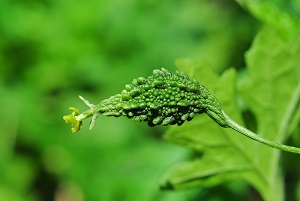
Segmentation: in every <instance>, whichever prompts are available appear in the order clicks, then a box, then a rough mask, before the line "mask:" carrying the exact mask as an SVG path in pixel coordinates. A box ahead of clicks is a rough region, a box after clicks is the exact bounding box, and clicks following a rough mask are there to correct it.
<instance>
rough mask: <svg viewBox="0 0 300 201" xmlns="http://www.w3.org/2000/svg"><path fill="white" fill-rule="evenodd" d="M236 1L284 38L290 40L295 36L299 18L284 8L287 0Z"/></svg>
mask: <svg viewBox="0 0 300 201" xmlns="http://www.w3.org/2000/svg"><path fill="white" fill-rule="evenodd" d="M236 1H237V2H238V3H239V4H241V5H242V6H244V7H245V8H246V9H247V10H248V11H249V12H250V13H251V14H252V15H253V16H254V17H256V18H257V19H258V20H260V21H261V22H263V23H264V24H265V25H267V26H269V27H271V28H272V29H273V30H275V31H276V32H278V33H279V35H280V36H281V37H283V38H284V39H286V40H290V39H293V38H294V37H295V36H297V34H298V31H299V18H297V17H296V16H295V15H293V14H292V13H291V12H289V10H288V9H285V8H286V7H287V5H285V4H287V1H282V2H274V1H273V0H265V1H253V0H236ZM291 6H293V5H291Z"/></svg>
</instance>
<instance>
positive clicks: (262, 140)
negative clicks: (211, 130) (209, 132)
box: [222, 111, 300, 154]
mask: <svg viewBox="0 0 300 201" xmlns="http://www.w3.org/2000/svg"><path fill="white" fill-rule="evenodd" d="M222 112H223V115H224V117H225V119H226V121H227V123H228V126H229V127H230V128H232V129H233V130H235V131H237V132H239V133H241V134H243V135H245V136H247V137H249V138H251V139H253V140H255V141H257V142H260V143H263V144H265V145H268V146H270V147H273V148H276V149H280V150H282V151H286V152H291V153H295V154H300V148H297V147H292V146H287V145H283V144H279V143H277V142H273V141H271V140H268V139H265V138H263V137H261V136H259V135H257V134H256V133H253V132H252V131H250V130H248V129H247V128H245V127H243V126H241V125H239V124H238V123H236V122H235V121H233V120H232V119H231V118H230V117H229V116H227V115H226V114H225V112H224V111H222Z"/></svg>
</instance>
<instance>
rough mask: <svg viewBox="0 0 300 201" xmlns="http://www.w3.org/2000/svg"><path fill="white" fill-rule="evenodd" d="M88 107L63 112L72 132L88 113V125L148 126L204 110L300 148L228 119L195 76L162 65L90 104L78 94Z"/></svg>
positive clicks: (248, 133)
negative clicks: (103, 121) (125, 121)
mask: <svg viewBox="0 0 300 201" xmlns="http://www.w3.org/2000/svg"><path fill="white" fill-rule="evenodd" d="M79 97H80V99H82V100H83V101H84V102H85V103H86V105H88V106H89V107H90V109H89V110H87V111H85V112H83V113H80V112H79V111H78V110H77V109H76V108H73V107H71V108H70V110H72V111H73V112H72V114H70V115H67V116H64V117H63V118H64V120H65V121H66V123H69V122H70V123H72V132H76V131H78V130H80V129H81V127H82V121H83V120H84V119H86V118H88V117H92V121H91V123H90V129H92V128H93V126H94V124H95V121H96V119H97V117H99V116H100V115H105V116H115V117H119V116H126V117H128V118H131V119H133V120H135V121H137V122H140V121H145V122H148V125H149V126H156V125H160V124H162V125H165V126H166V125H174V124H177V125H179V126H180V125H182V124H183V123H184V122H185V121H190V120H192V119H193V118H194V117H195V115H196V114H201V113H206V114H207V115H208V116H209V117H210V118H211V119H213V120H214V121H215V122H216V123H218V124H219V125H220V126H222V127H225V128H227V127H230V128H232V129H234V130H236V131H238V132H239V133H241V134H243V135H245V136H247V137H249V138H251V139H254V140H256V141H258V142H261V143H263V144H266V145H268V146H270V147H273V148H277V149H281V150H283V151H288V152H293V153H298V154H300V149H299V148H296V147H291V146H286V145H282V144H279V143H275V142H272V141H270V140H267V139H264V138H262V137H260V136H259V135H257V134H255V133H253V132H251V131H250V130H248V129H246V128H244V127H242V126H241V125H239V124H237V123H236V122H235V121H233V120H232V119H230V118H229V117H228V116H227V115H226V114H225V112H224V111H223V110H222V108H221V105H220V103H219V101H218V100H217V98H216V97H215V96H214V95H213V94H212V93H210V92H209V91H208V90H207V89H206V88H205V87H204V86H203V85H201V84H199V82H198V81H197V80H195V79H194V80H190V79H189V77H188V76H187V75H185V74H184V73H182V72H179V71H177V72H176V73H171V72H169V71H168V70H166V69H164V68H162V69H160V70H154V71H153V74H152V75H151V76H149V77H148V78H144V77H139V78H137V79H134V80H133V81H132V83H131V84H127V85H126V86H125V89H124V90H123V91H122V92H121V93H120V94H117V95H114V96H111V97H110V98H108V99H105V100H103V101H102V102H100V103H99V104H98V105H93V104H91V103H89V102H88V101H87V100H85V99H84V98H83V97H81V96H79Z"/></svg>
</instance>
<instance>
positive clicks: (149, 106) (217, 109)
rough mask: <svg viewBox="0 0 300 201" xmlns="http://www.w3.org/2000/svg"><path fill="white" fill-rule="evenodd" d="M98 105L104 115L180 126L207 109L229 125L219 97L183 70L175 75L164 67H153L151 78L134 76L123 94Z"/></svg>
mask: <svg viewBox="0 0 300 201" xmlns="http://www.w3.org/2000/svg"><path fill="white" fill-rule="evenodd" d="M97 107H98V108H99V110H98V112H99V113H100V114H102V115H106V116H116V117H119V116H126V117H128V118H132V119H134V120H135V121H146V122H148V124H149V125H150V126H155V125H159V124H162V125H169V124H171V125H173V124H177V125H181V124H183V123H184V122H185V121H186V120H187V121H190V120H192V119H193V118H194V117H195V115H196V114H201V113H204V112H205V113H207V114H208V115H209V116H210V117H212V118H213V119H215V120H217V122H218V123H219V124H220V125H222V126H226V122H225V121H222V112H221V106H220V104H219V102H218V100H217V99H216V98H215V97H214V96H213V95H212V94H211V93H210V92H209V91H208V90H207V89H206V88H205V87H204V86H202V85H200V84H199V82H198V81H196V80H193V81H191V80H190V79H189V78H188V77H187V76H186V75H185V74H183V73H181V72H178V71H177V72H176V73H175V74H174V73H171V72H169V71H167V70H166V69H164V68H162V69H161V70H154V71H153V75H151V76H149V77H148V78H143V77H139V78H137V79H134V80H133V81H132V83H131V84H127V85H126V86H125V89H124V90H123V91H122V92H121V93H120V94H117V95H115V96H112V97H110V98H108V99H106V100H104V101H102V102H101V103H100V104H99V105H97Z"/></svg>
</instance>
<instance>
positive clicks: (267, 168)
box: [162, 28, 300, 201]
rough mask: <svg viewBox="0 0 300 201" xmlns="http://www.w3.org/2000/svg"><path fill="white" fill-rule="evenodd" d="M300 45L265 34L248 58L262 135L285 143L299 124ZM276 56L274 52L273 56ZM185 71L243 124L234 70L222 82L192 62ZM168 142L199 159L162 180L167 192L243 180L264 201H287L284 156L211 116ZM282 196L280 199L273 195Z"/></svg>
mask: <svg viewBox="0 0 300 201" xmlns="http://www.w3.org/2000/svg"><path fill="white" fill-rule="evenodd" d="M298 45H299V42H297V41H293V42H290V43H287V42H286V41H285V40H284V39H282V37H281V36H280V34H278V33H277V32H276V31H273V30H271V29H268V28H265V29H263V30H262V31H261V32H260V33H259V34H258V36H257V37H256V40H255V41H254V44H253V47H252V48H251V50H250V51H249V52H248V53H247V65H248V70H249V74H248V77H247V79H246V80H245V81H243V82H242V84H241V87H240V89H241V93H242V95H243V97H244V98H245V101H246V103H247V105H248V106H249V108H250V110H251V111H252V112H253V113H254V115H255V118H256V120H257V127H258V133H259V134H262V135H263V137H265V138H268V139H270V140H274V141H276V142H279V143H283V142H284V140H286V138H287V137H288V134H289V133H290V132H289V128H290V121H291V120H293V121H291V122H293V125H294V124H295V121H297V118H298V115H297V114H298V113H297V112H295V111H296V109H297V106H298V103H299V94H300V92H299V89H300V87H299V75H300V74H299V68H297V67H296V64H297V63H299V58H300V55H299V50H300V48H298ZM270 50H272V51H270ZM177 66H178V68H179V70H181V71H184V72H185V73H186V74H187V75H189V76H190V77H193V78H196V79H197V80H198V81H199V82H200V83H201V84H204V85H205V86H207V87H208V89H209V90H210V91H212V92H213V93H214V94H215V95H216V97H217V98H218V99H219V100H220V102H221V105H222V108H223V109H224V111H225V112H226V113H228V114H229V116H230V117H232V118H233V119H234V120H236V121H237V122H239V123H241V122H242V120H241V117H240V116H241V111H240V110H239V107H238V106H237V104H236V102H237V101H236V100H237V98H238V94H237V92H236V90H235V89H236V81H235V77H236V73H235V71H234V70H232V69H229V70H227V71H226V72H224V73H223V75H222V76H221V77H218V76H216V75H215V74H213V72H212V71H211V70H210V68H209V67H208V66H207V65H203V64H202V63H196V62H193V61H191V60H179V61H177ZM165 138H166V139H167V140H168V141H170V142H173V143H177V144H181V145H184V146H186V147H189V148H191V149H193V150H195V151H196V152H199V153H200V154H199V156H198V157H197V158H196V159H194V160H193V161H191V162H185V163H183V164H180V165H178V166H175V167H173V168H172V169H171V170H170V171H169V173H168V174H166V175H165V177H164V178H163V180H162V188H167V189H181V188H187V187H192V186H197V185H200V186H211V185H217V184H220V183H223V182H226V181H228V180H233V179H243V180H245V181H247V182H248V183H249V184H251V185H252V186H254V187H255V188H256V189H257V190H258V191H259V192H260V194H261V195H262V197H263V198H264V200H278V201H280V200H283V199H284V191H283V189H284V187H283V180H282V176H281V175H280V165H279V158H280V151H278V150H276V149H271V148H269V147H267V146H264V145H261V144H258V143H256V142H254V141H251V140H249V139H248V138H245V137H244V136H240V135H239V134H238V133H235V132H234V131H232V130H229V129H223V128H220V127H218V126H217V125H216V124H215V123H214V122H212V121H211V120H209V119H208V118H207V117H205V116H198V117H197V118H195V120H193V121H192V122H189V123H186V124H185V125H183V126H182V127H172V128H170V129H169V130H168V131H167V133H166V134H165ZM273 192H276V195H275V194H274V193H273Z"/></svg>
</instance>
